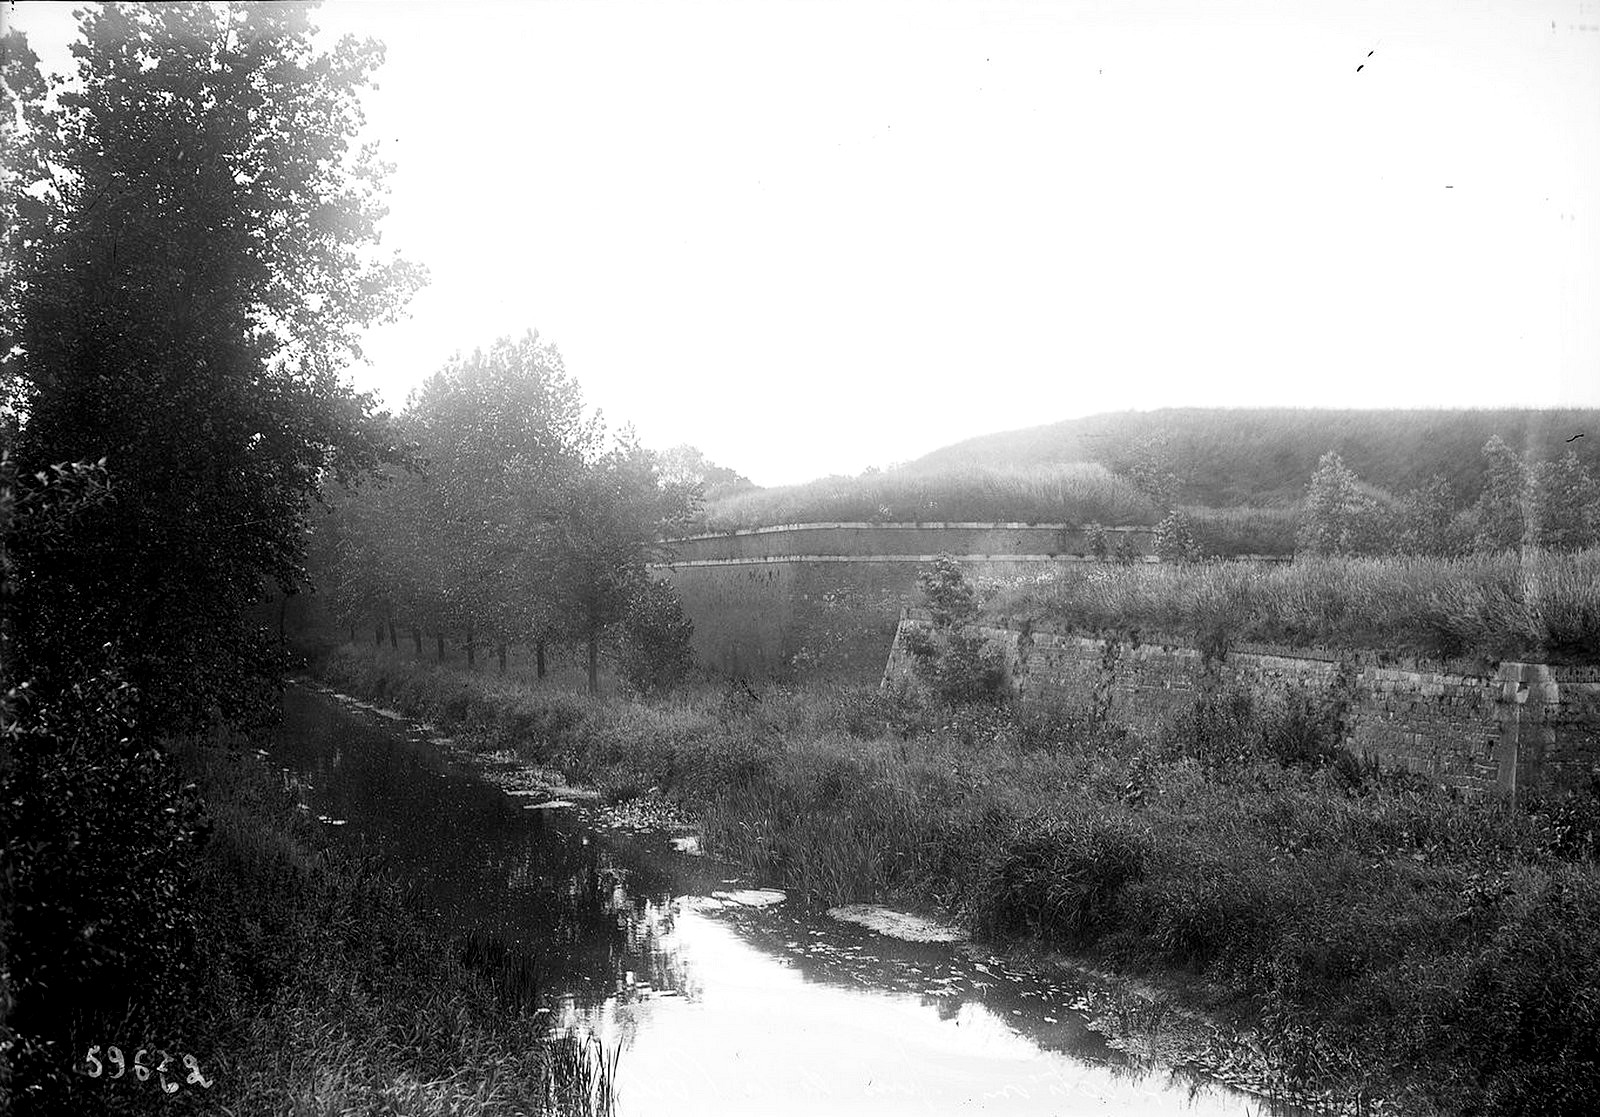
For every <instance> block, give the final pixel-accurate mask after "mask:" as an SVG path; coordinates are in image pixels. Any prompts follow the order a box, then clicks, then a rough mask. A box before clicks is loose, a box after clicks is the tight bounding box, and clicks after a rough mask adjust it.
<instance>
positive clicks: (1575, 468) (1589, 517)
mask: <svg viewBox="0 0 1600 1117" xmlns="http://www.w3.org/2000/svg"><path fill="white" fill-rule="evenodd" d="M1532 490H1533V491H1532V497H1533V499H1532V502H1531V507H1530V509H1529V511H1530V515H1529V535H1530V537H1531V539H1532V541H1533V542H1535V543H1537V544H1538V545H1540V546H1543V547H1551V548H1553V549H1555V550H1561V551H1575V550H1578V549H1579V548H1581V547H1590V546H1593V545H1594V543H1595V541H1596V539H1597V538H1600V485H1596V484H1595V479H1594V476H1593V475H1592V474H1591V473H1590V472H1589V470H1588V468H1587V467H1586V466H1584V464H1583V462H1582V461H1581V460H1579V458H1578V455H1577V454H1576V453H1574V452H1573V451H1571V450H1568V451H1567V452H1566V453H1565V454H1564V455H1562V456H1561V457H1560V458H1559V459H1557V460H1556V461H1553V462H1550V461H1547V462H1540V463H1539V466H1538V468H1537V469H1536V470H1534V474H1533V483H1532Z"/></svg>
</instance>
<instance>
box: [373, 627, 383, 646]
mask: <svg viewBox="0 0 1600 1117" xmlns="http://www.w3.org/2000/svg"><path fill="white" fill-rule="evenodd" d="M375 631H376V632H377V637H376V640H375V642H376V643H377V645H378V647H380V648H381V647H383V622H382V621H379V622H378V623H377V625H376V626H375Z"/></svg>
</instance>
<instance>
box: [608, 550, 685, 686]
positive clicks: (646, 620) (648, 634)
mask: <svg viewBox="0 0 1600 1117" xmlns="http://www.w3.org/2000/svg"><path fill="white" fill-rule="evenodd" d="M693 636H694V621H692V620H690V619H689V615H688V613H686V612H685V611H684V608H683V599H682V598H680V597H679V596H678V591H677V590H676V589H675V588H673V585H672V583H671V582H666V581H662V580H661V579H659V578H647V579H646V580H645V581H644V582H643V583H642V584H641V585H640V587H639V592H637V593H636V594H635V595H634V598H633V600H632V601H631V602H630V603H629V605H628V611H627V613H626V615H624V616H623V618H622V639H621V641H620V647H619V649H618V651H619V658H620V665H621V668H622V675H623V677H624V678H625V679H627V680H628V684H629V685H630V686H632V687H633V688H634V689H635V690H637V691H639V692H640V693H643V694H651V693H654V692H656V691H661V690H666V689H668V688H670V687H672V686H675V685H676V684H677V683H679V682H680V681H682V679H683V678H684V676H685V675H687V674H688V673H689V671H690V670H691V669H693V667H694V651H693V649H692V648H691V646H690V641H691V639H692V638H693Z"/></svg>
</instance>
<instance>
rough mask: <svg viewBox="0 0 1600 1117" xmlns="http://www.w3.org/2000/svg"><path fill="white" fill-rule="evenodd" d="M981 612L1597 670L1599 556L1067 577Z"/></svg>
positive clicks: (1047, 578) (1212, 637)
mask: <svg viewBox="0 0 1600 1117" xmlns="http://www.w3.org/2000/svg"><path fill="white" fill-rule="evenodd" d="M984 612H985V613H986V614H987V615H989V616H1006V617H1014V618H1019V619H1020V618H1028V619H1031V620H1034V621H1046V622H1049V623H1051V624H1054V625H1059V626H1062V627H1065V628H1067V629H1071V630H1079V631H1107V630H1117V631H1124V632H1126V631H1128V630H1130V629H1143V630H1145V631H1147V632H1157V633H1162V634H1167V635H1171V636H1174V637H1178V638H1181V639H1188V640H1190V641H1192V642H1193V643H1194V644H1195V645H1196V646H1197V647H1203V648H1210V649H1213V650H1220V649H1224V648H1226V647H1228V646H1231V645H1233V644H1237V643H1239V642H1241V641H1257V642H1265V643H1276V644H1288V645H1294V646H1300V647H1304V646H1308V645H1322V646H1332V647H1342V648H1383V649H1387V650H1389V651H1397V652H1412V653H1417V654H1421V655H1430V656H1440V657H1456V656H1481V657H1487V658H1489V659H1524V660H1535V661H1541V662H1563V661H1572V662H1580V663H1590V662H1595V661H1597V660H1600V551H1597V550H1588V551H1578V552H1575V553H1567V554H1557V553H1550V552H1544V551H1537V550H1528V551H1525V552H1522V553H1517V552H1506V553H1502V554H1488V555H1472V556H1468V557H1464V558H1456V559H1440V558H1372V559H1348V558H1345V559H1341V558H1327V559H1301V560H1299V561H1297V562H1294V563H1292V564H1285V565H1271V566H1261V565H1254V564H1239V563H1217V562H1213V563H1201V564H1195V565H1169V564H1162V565H1148V566H1147V565H1138V566H1094V567H1083V568H1073V567H1066V568H1063V569H1060V570H1055V571H1052V572H1050V573H1049V574H1047V575H1043V576H1041V577H1039V578H1037V579H1033V580H1030V581H1026V582H1017V583H1014V584H1010V585H1007V586H1004V587H1001V588H999V589H998V590H997V591H996V592H994V593H992V594H991V595H990V596H989V598H988V600H986V601H985V603H984Z"/></svg>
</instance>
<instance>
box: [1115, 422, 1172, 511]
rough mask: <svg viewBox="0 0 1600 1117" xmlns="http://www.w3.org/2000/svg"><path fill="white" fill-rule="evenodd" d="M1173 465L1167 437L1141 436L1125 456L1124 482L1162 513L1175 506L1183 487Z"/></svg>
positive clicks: (1162, 432) (1159, 435)
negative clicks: (1125, 472)
mask: <svg viewBox="0 0 1600 1117" xmlns="http://www.w3.org/2000/svg"><path fill="white" fill-rule="evenodd" d="M1173 462H1174V457H1173V453H1172V445H1171V438H1170V437H1169V436H1168V434H1167V433H1166V432H1165V431H1154V432H1151V433H1149V434H1145V435H1142V436H1141V437H1140V438H1139V439H1137V440H1136V441H1135V442H1134V445H1133V450H1132V452H1131V453H1130V454H1129V456H1128V465H1127V469H1126V471H1127V476H1128V479H1129V480H1130V481H1132V482H1133V484H1134V487H1135V488H1137V489H1138V490H1139V491H1140V492H1142V493H1143V494H1144V495H1145V496H1146V497H1148V498H1149V499H1150V503H1151V504H1153V505H1155V506H1156V508H1157V509H1159V510H1161V511H1163V512H1166V511H1170V510H1171V509H1172V507H1173V506H1174V505H1176V504H1177V502H1178V492H1179V490H1180V489H1181V488H1182V487H1183V482H1182V480H1181V478H1179V476H1178V471H1177V469H1175V468H1174V466H1173Z"/></svg>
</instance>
